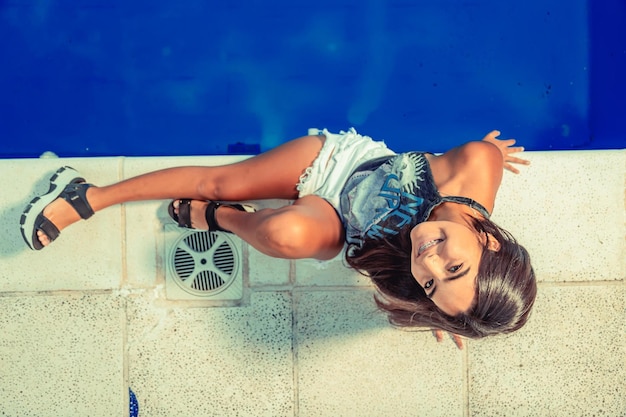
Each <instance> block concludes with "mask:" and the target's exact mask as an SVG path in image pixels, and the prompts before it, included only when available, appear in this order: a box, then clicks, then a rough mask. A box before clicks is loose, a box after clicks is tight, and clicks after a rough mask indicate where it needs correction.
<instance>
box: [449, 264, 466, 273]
mask: <svg viewBox="0 0 626 417" xmlns="http://www.w3.org/2000/svg"><path fill="white" fill-rule="evenodd" d="M462 266H463V264H459V265H455V266H453V267H452V268H450V269H448V271H450V272H452V273H454V272H456V271H458V270H459V269H461V267H462Z"/></svg>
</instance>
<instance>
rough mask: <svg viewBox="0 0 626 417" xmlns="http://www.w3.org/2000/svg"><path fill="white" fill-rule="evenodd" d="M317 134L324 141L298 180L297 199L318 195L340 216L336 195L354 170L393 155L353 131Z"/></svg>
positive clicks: (380, 145) (381, 146)
mask: <svg viewBox="0 0 626 417" xmlns="http://www.w3.org/2000/svg"><path fill="white" fill-rule="evenodd" d="M321 134H322V135H324V136H325V137H326V141H325V142H324V145H323V146H322V149H321V150H320V153H319V155H318V156H317V158H316V159H315V161H313V164H312V165H311V166H310V167H308V168H307V169H306V171H305V172H304V174H302V176H301V177H300V181H299V183H298V185H297V186H296V189H297V190H298V192H299V194H298V196H299V197H304V196H307V195H316V196H319V197H321V198H323V199H324V200H326V201H328V202H329V203H330V204H331V205H332V206H333V207H334V208H335V210H337V212H338V213H341V210H340V207H339V196H340V195H341V190H342V189H343V187H344V185H345V183H346V181H348V178H350V175H352V173H353V172H354V170H355V169H356V168H357V167H358V166H359V165H361V164H363V163H365V162H367V161H369V160H371V159H375V158H380V157H383V156H392V155H395V154H396V153H395V152H394V151H392V150H391V149H389V148H388V147H387V146H386V145H385V144H384V143H383V142H379V141H375V140H373V139H372V138H370V137H369V136H361V135H359V134H358V133H356V130H354V128H350V129H349V130H348V131H347V132H344V131H343V130H342V131H341V132H339V134H336V133H330V132H329V131H328V130H327V129H324V130H323V131H322V133H321Z"/></svg>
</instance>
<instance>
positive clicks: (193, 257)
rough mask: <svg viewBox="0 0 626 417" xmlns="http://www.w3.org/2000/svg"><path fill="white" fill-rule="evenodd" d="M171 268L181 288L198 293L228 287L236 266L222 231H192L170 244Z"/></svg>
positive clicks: (231, 250)
mask: <svg viewBox="0 0 626 417" xmlns="http://www.w3.org/2000/svg"><path fill="white" fill-rule="evenodd" d="M171 257H172V258H171V270H172V272H173V276H174V280H175V281H176V283H177V284H178V285H179V286H180V287H181V288H182V289H183V290H185V291H187V292H189V293H191V294H194V295H201V296H210V295H213V294H217V293H219V292H221V291H222V290H224V289H226V288H228V286H229V285H230V284H231V282H232V281H233V280H234V278H235V276H236V273H237V270H238V268H239V259H237V252H236V251H235V250H234V244H233V242H232V241H231V240H230V238H228V236H226V235H224V234H223V233H212V232H204V231H203V232H192V233H189V234H186V235H183V236H181V237H180V238H179V239H178V241H177V242H176V244H175V245H174V246H173V250H172V255H171Z"/></svg>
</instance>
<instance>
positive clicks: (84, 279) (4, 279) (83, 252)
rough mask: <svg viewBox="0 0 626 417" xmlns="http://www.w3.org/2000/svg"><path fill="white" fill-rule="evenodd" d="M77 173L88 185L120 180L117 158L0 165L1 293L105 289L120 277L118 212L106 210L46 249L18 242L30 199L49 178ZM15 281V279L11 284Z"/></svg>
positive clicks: (43, 188)
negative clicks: (67, 170) (65, 170)
mask: <svg viewBox="0 0 626 417" xmlns="http://www.w3.org/2000/svg"><path fill="white" fill-rule="evenodd" d="M64 165H69V166H72V167H73V168H75V169H77V170H78V171H79V172H80V173H81V174H82V175H83V176H85V178H86V179H87V181H88V182H93V183H95V184H98V185H100V184H107V183H110V182H114V181H116V180H118V179H119V161H118V160H117V159H116V158H91V159H79V158H77V159H24V160H15V159H12V160H11V159H8V160H6V159H5V160H0V175H2V176H3V178H6V179H7V180H6V181H2V182H1V183H0V194H1V195H2V197H3V201H2V203H1V208H0V210H1V212H0V228H1V230H2V232H3V237H4V238H3V239H1V240H0V291H45V290H59V289H74V290H86V289H109V288H116V287H118V286H119V280H120V277H121V275H122V243H121V242H122V233H121V227H120V225H121V211H120V209H119V208H110V209H107V210H104V211H102V212H100V213H97V214H96V216H94V217H93V218H92V219H89V221H87V222H84V221H81V222H79V223H77V224H75V225H72V226H71V227H69V228H67V229H65V230H63V231H62V234H61V236H60V237H59V239H58V240H57V241H55V242H54V243H53V244H52V245H51V246H50V247H48V248H45V249H43V250H41V251H31V250H30V249H28V247H27V246H26V244H25V243H24V242H23V240H22V237H21V233H20V229H19V219H20V216H21V214H22V212H23V210H24V209H25V207H26V205H27V204H28V203H29V202H30V201H31V200H32V199H33V197H35V196H37V195H41V194H45V193H46V192H47V191H48V187H49V178H50V176H51V175H52V174H53V173H54V172H55V171H56V170H57V169H58V168H59V167H61V166H64ZM16 277H19V279H16Z"/></svg>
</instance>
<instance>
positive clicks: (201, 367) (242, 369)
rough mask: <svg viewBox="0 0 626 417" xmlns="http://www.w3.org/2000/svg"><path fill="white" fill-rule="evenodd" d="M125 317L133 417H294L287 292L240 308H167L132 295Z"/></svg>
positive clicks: (148, 296)
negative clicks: (135, 401) (135, 411)
mask: <svg viewBox="0 0 626 417" xmlns="http://www.w3.org/2000/svg"><path fill="white" fill-rule="evenodd" d="M128 316H129V323H128V344H129V348H128V350H129V362H130V364H129V379H130V386H131V389H132V390H133V391H134V392H135V394H136V395H137V399H138V401H139V407H140V415H147V416H168V417H169V416H173V415H182V416H189V417H194V416H198V417H199V416H203V417H206V416H220V417H226V416H272V417H274V416H293V415H294V408H293V397H294V387H293V374H292V372H293V371H292V364H293V362H292V342H291V330H292V319H291V297H290V296H289V295H288V294H287V293H253V294H251V299H250V305H248V306H245V307H232V308H231V307H229V308H172V307H171V303H168V304H162V303H161V302H160V301H159V300H157V299H153V298H152V296H151V294H150V293H148V292H146V293H145V294H144V295H143V296H139V295H133V296H131V299H130V300H129V310H128ZM142 413H143V414H142Z"/></svg>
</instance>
